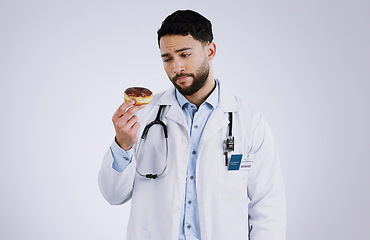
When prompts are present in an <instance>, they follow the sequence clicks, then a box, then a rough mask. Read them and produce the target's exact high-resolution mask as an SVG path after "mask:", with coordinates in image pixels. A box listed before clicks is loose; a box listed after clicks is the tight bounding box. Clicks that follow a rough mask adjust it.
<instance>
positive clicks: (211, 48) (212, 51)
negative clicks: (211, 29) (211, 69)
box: [206, 42, 216, 61]
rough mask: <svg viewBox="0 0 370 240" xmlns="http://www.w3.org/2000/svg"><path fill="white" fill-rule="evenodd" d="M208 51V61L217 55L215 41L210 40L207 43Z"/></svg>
mask: <svg viewBox="0 0 370 240" xmlns="http://www.w3.org/2000/svg"><path fill="white" fill-rule="evenodd" d="M206 52H207V57H208V61H211V60H212V59H213V58H214V57H215V55H216V44H215V43H214V42H210V43H208V44H207V45H206Z"/></svg>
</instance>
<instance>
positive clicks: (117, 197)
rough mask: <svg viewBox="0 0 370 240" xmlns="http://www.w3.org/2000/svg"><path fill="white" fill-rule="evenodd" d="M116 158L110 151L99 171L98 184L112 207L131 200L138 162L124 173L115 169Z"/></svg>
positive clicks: (133, 162) (131, 164)
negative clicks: (113, 165)
mask: <svg viewBox="0 0 370 240" xmlns="http://www.w3.org/2000/svg"><path fill="white" fill-rule="evenodd" d="M113 161H114V158H113V155H112V152H111V150H110V149H109V150H108V151H107V152H106V154H105V155H104V158H103V162H102V165H101V168H100V171H99V176H98V184H99V188H100V191H101V193H102V195H103V196H104V198H105V199H106V200H107V201H108V202H109V203H110V204H112V205H119V204H123V203H125V202H127V201H128V200H130V199H131V195H132V190H133V185H134V177H135V169H136V162H135V161H132V162H131V163H130V164H128V165H127V167H126V168H125V170H124V171H123V172H118V171H116V170H114V169H113V167H112V164H113Z"/></svg>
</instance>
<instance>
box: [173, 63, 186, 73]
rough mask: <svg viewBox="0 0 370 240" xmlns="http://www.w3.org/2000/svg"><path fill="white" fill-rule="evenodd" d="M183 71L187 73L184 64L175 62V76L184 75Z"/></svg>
mask: <svg viewBox="0 0 370 240" xmlns="http://www.w3.org/2000/svg"><path fill="white" fill-rule="evenodd" d="M183 71H185V66H184V64H183V63H182V62H181V61H179V60H177V61H174V62H173V72H174V73H175V74H180V73H182V72H183Z"/></svg>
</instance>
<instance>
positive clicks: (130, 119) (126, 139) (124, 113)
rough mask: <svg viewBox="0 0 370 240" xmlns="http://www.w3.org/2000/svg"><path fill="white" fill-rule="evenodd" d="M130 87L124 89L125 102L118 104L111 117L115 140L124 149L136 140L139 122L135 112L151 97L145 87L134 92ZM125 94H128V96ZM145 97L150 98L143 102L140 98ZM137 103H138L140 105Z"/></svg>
mask: <svg viewBox="0 0 370 240" xmlns="http://www.w3.org/2000/svg"><path fill="white" fill-rule="evenodd" d="M130 89H133V88H128V89H127V90H126V91H125V102H124V103H122V104H121V106H119V108H118V109H117V111H116V112H115V113H114V114H113V117H112V122H113V125H114V129H115V131H116V142H117V143H118V145H119V146H120V147H121V148H122V149H124V150H126V151H127V150H129V149H131V148H132V146H133V145H134V144H135V143H136V141H137V132H138V130H139V128H140V123H139V122H138V118H137V116H136V115H135V113H136V112H137V111H139V110H140V109H142V108H144V106H145V104H148V103H149V102H151V100H152V99H153V94H152V92H151V91H150V90H148V89H146V88H140V89H136V90H135V91H134V92H135V93H134V94H133V91H132V90H130ZM145 90H148V91H149V92H148V91H145ZM138 91H139V92H138ZM144 91H145V92H144ZM143 92H144V93H143ZM141 93H143V94H141ZM130 95H131V96H130ZM127 96H130V98H128V97H127ZM145 97H148V98H150V100H148V99H145V101H144V102H143V101H142V99H141V98H145ZM138 103H140V105H139V104H138Z"/></svg>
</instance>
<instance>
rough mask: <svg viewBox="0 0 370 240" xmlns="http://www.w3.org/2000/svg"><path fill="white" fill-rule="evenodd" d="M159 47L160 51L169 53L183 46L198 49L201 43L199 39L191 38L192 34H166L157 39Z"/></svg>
mask: <svg viewBox="0 0 370 240" xmlns="http://www.w3.org/2000/svg"><path fill="white" fill-rule="evenodd" d="M159 46H160V47H159V48H160V50H161V53H162V54H163V53H171V52H174V51H176V50H179V49H183V48H191V49H198V48H201V46H202V44H201V42H200V41H198V40H196V39H194V38H193V36H191V35H190V34H189V35H186V36H182V35H166V36H163V37H161V39H160V41H159Z"/></svg>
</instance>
